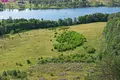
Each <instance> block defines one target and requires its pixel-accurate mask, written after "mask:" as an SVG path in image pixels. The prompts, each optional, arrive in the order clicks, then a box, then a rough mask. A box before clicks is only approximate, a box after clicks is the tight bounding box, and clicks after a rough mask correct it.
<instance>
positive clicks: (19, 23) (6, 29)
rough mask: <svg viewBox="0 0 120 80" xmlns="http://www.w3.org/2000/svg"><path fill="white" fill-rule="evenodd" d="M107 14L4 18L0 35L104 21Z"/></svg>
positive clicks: (0, 26)
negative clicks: (40, 18)
mask: <svg viewBox="0 0 120 80" xmlns="http://www.w3.org/2000/svg"><path fill="white" fill-rule="evenodd" d="M107 18H108V14H102V13H95V14H91V15H85V16H80V17H78V18H75V19H74V21H73V20H72V19H71V18H66V19H64V20H62V19H59V20H58V21H50V20H37V19H29V20H27V19H12V18H9V19H6V20H1V21H0V35H4V34H9V33H10V34H14V33H18V32H20V31H26V30H31V29H38V28H55V27H58V26H70V25H74V24H84V23H91V22H106V21H107Z"/></svg>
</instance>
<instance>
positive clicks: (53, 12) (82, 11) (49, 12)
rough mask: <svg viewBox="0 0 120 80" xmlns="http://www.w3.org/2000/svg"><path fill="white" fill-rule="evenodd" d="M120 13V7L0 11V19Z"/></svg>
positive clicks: (52, 18) (49, 18) (62, 17)
mask: <svg viewBox="0 0 120 80" xmlns="http://www.w3.org/2000/svg"><path fill="white" fill-rule="evenodd" d="M116 12H120V7H87V8H70V9H39V10H29V9H26V10H23V11H19V10H17V9H14V10H8V9H6V10H4V11H0V19H7V18H9V17H12V18H13V19H19V18H25V19H31V18H35V19H42V18H43V19H44V20H58V19H59V18H61V19H64V18H74V17H78V16H83V15H86V14H93V13H109V14H111V13H116Z"/></svg>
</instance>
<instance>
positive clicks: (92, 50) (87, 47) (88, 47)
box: [84, 46, 96, 53]
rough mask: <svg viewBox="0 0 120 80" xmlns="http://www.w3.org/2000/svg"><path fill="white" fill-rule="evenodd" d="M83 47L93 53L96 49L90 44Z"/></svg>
mask: <svg viewBox="0 0 120 80" xmlns="http://www.w3.org/2000/svg"><path fill="white" fill-rule="evenodd" d="M84 49H85V50H86V51H87V52H88V53H95V51H96V49H94V48H92V47H91V46H85V47H84Z"/></svg>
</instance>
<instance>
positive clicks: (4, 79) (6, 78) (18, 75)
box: [1, 70, 27, 80]
mask: <svg viewBox="0 0 120 80" xmlns="http://www.w3.org/2000/svg"><path fill="white" fill-rule="evenodd" d="M3 74H4V75H3ZM3 74H2V76H1V77H2V80H10V79H9V77H12V78H15V79H24V78H26V77H27V73H26V72H21V71H20V70H18V71H17V70H8V71H7V72H5V71H4V72H3Z"/></svg>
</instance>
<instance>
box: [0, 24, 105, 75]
mask: <svg viewBox="0 0 120 80" xmlns="http://www.w3.org/2000/svg"><path fill="white" fill-rule="evenodd" d="M105 25H106V23H105V22H98V23H91V24H82V25H76V26H70V28H69V29H68V30H71V31H77V32H80V33H82V34H83V35H84V36H85V37H86V38H87V40H88V42H86V43H85V44H84V45H91V46H92V47H94V48H95V49H96V50H97V51H96V53H98V51H99V46H100V43H101V39H102V32H103V29H104V27H105ZM55 31H57V32H58V33H59V28H57V29H56V30H55V29H54V30H48V29H38V30H31V31H26V32H21V33H19V34H14V35H11V36H10V37H11V38H1V39H0V73H1V72H3V71H5V70H12V69H20V70H26V69H27V68H28V67H30V65H28V64H27V63H26V60H27V59H30V60H31V62H32V64H36V62H37V59H38V58H40V57H52V56H57V55H58V54H60V52H57V51H56V50H54V51H52V49H53V43H54V42H55V38H54V36H55ZM61 53H64V54H66V55H67V54H73V53H86V51H85V50H84V49H83V47H79V48H77V49H75V50H73V51H67V52H61ZM16 63H21V64H23V66H21V67H20V66H19V67H18V66H16Z"/></svg>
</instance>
